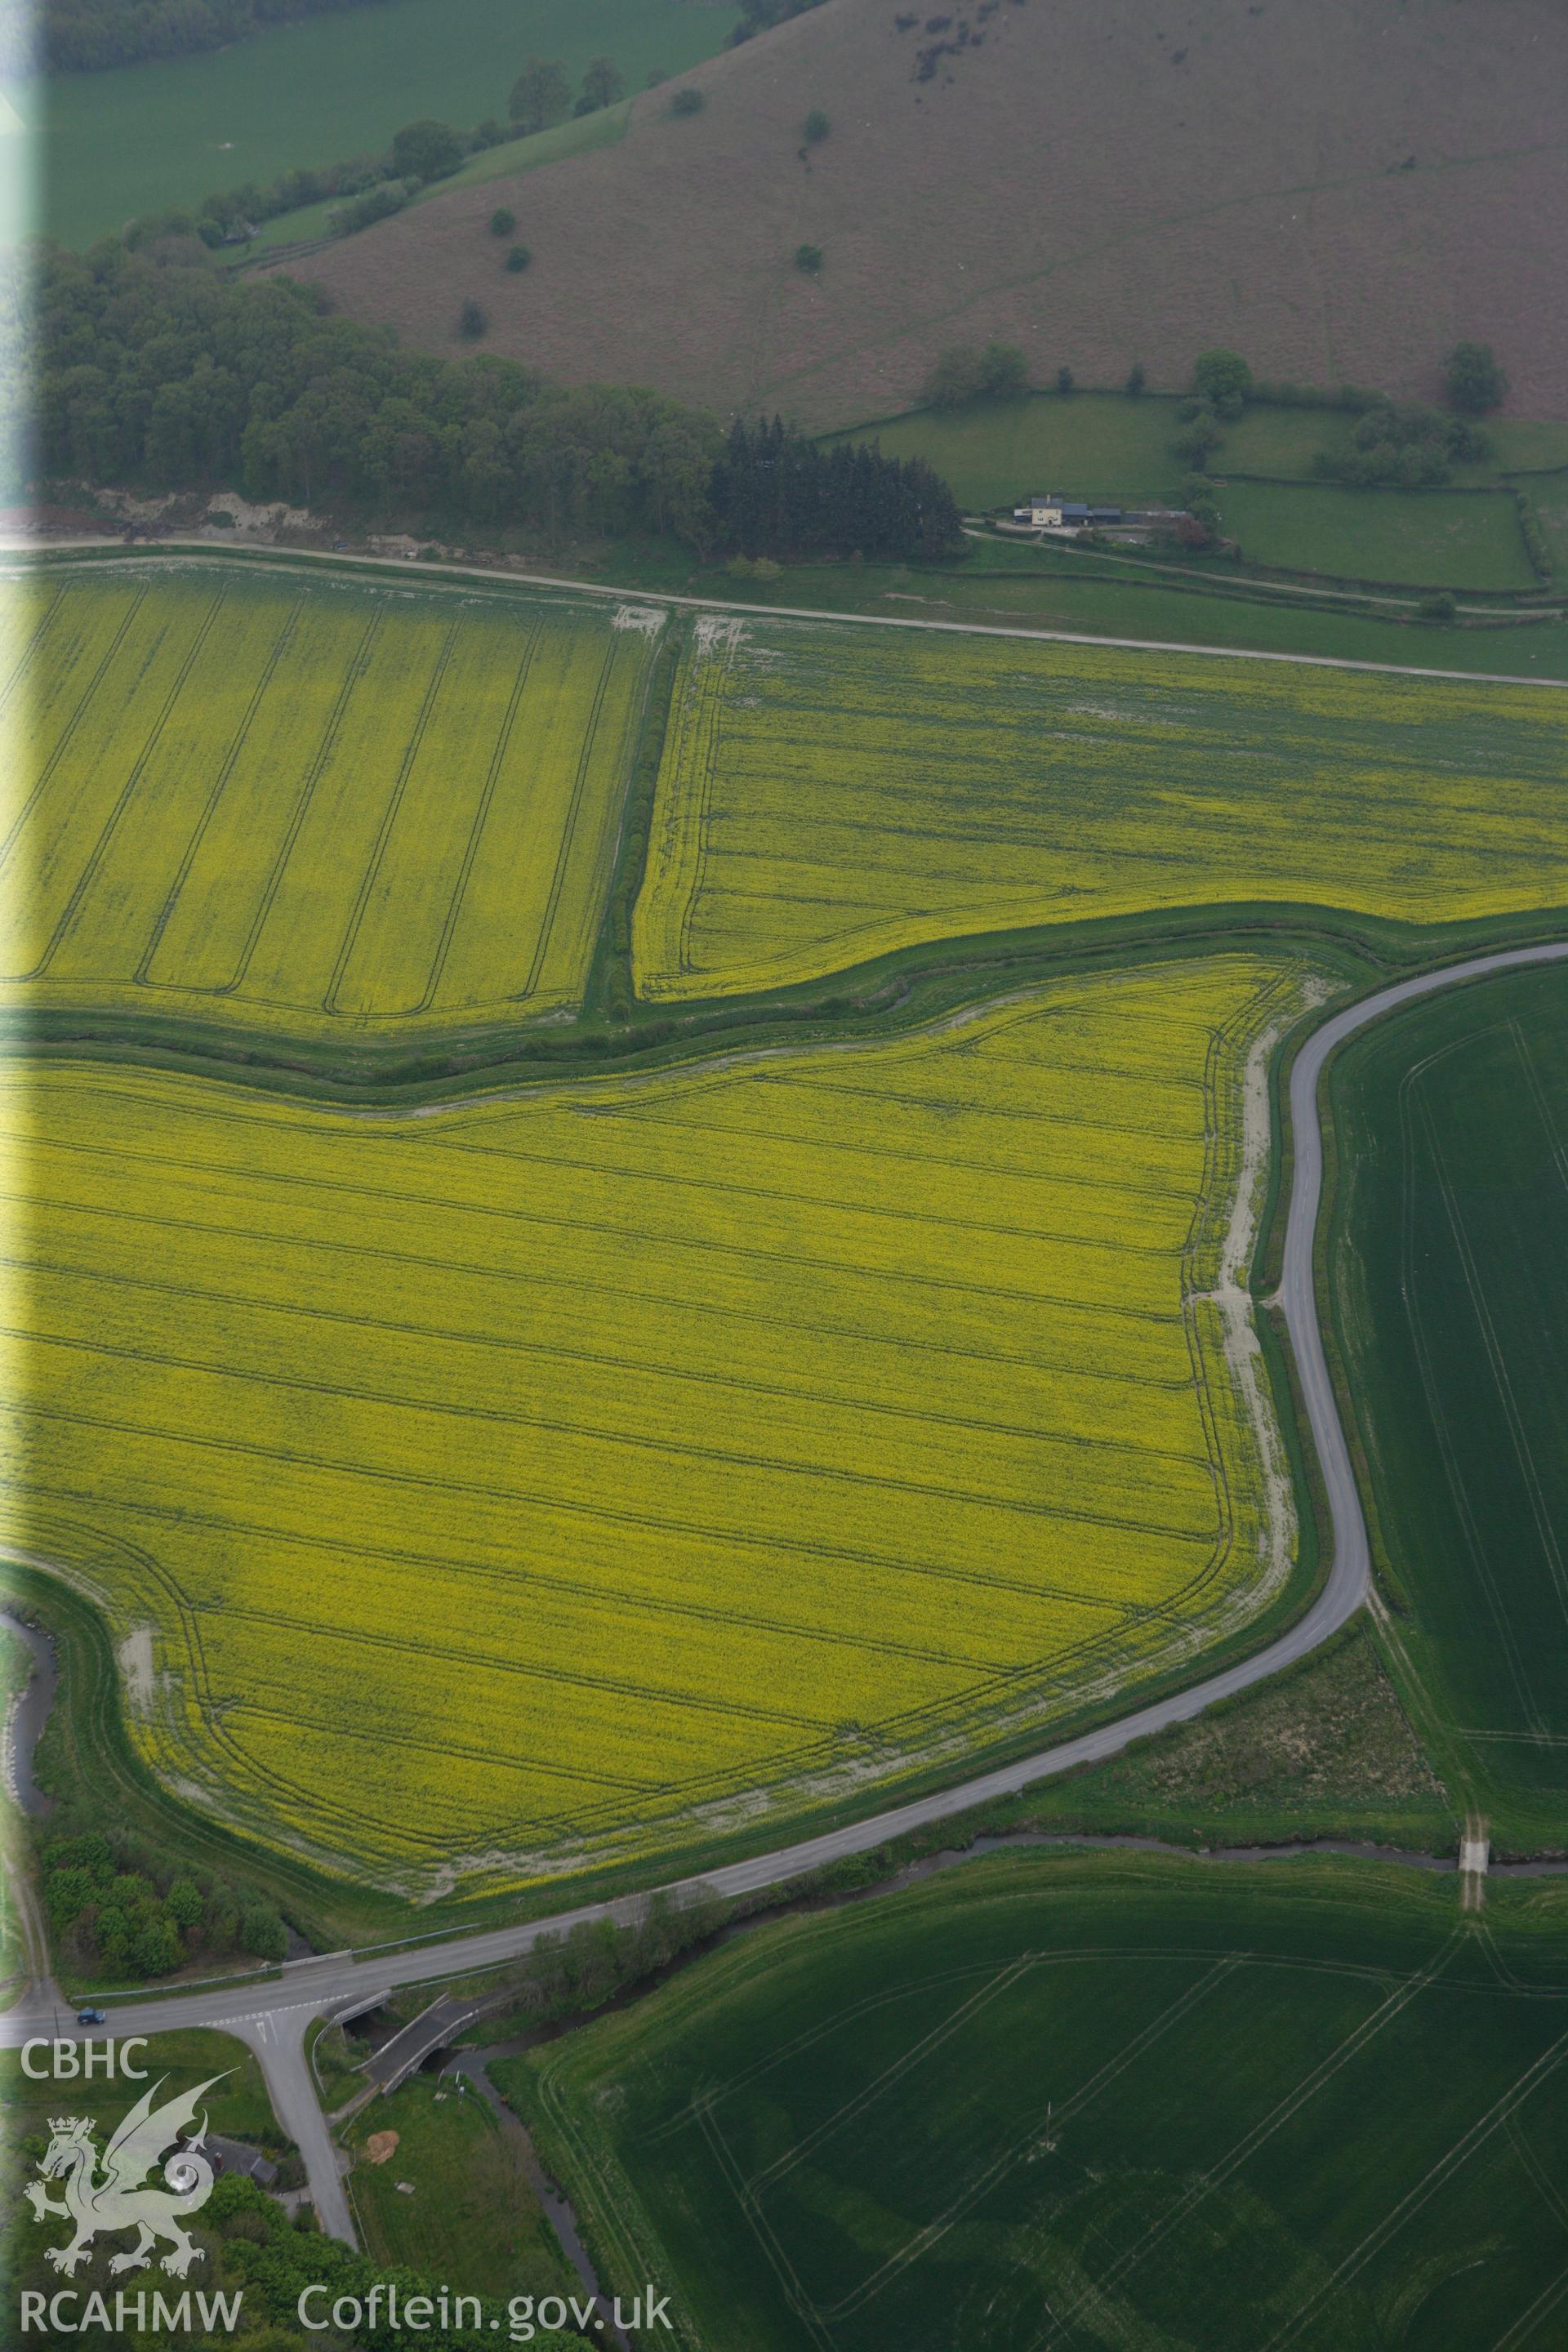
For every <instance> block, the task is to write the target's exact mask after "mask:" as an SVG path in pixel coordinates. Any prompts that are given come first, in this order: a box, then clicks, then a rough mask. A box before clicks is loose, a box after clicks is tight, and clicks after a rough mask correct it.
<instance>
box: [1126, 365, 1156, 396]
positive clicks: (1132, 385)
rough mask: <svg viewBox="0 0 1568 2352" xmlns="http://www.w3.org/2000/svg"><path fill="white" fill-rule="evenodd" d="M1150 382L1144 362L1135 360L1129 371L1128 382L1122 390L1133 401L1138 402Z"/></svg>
mask: <svg viewBox="0 0 1568 2352" xmlns="http://www.w3.org/2000/svg"><path fill="white" fill-rule="evenodd" d="M1148 381H1149V371H1148V369H1147V368H1146V367H1145V366H1144V364H1143V362H1142V360H1134V362H1132V365H1131V367H1130V368H1129V369H1128V371H1127V382H1126V383H1125V384H1124V385H1123V386H1122V389H1123V391H1124V392H1126V393H1127V394H1129V395H1130V396H1131V398H1132V399H1133V400H1136V399H1137V397H1138V395H1139V394H1140V393H1141V392H1142V389H1143V387H1144V385H1145V384H1146V383H1148Z"/></svg>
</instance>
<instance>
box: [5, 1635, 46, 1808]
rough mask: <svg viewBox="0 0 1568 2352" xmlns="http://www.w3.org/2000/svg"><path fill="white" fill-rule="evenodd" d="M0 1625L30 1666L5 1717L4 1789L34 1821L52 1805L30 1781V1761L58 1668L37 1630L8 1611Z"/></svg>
mask: <svg viewBox="0 0 1568 2352" xmlns="http://www.w3.org/2000/svg"><path fill="white" fill-rule="evenodd" d="M0 1625H4V1626H5V1628H6V1629H7V1631H8V1632H10V1633H15V1635H16V1638H17V1640H18V1641H19V1642H22V1643H25V1644H26V1650H27V1654H28V1656H29V1657H30V1658H31V1659H32V1662H33V1671H32V1673H31V1674H30V1675H28V1677H27V1680H26V1685H24V1687H23V1688H22V1689H21V1690H20V1691H19V1692H18V1693H17V1695H16V1698H15V1699H14V1700H13V1701H12V1703H11V1706H10V1707H9V1709H8V1711H7V1713H6V1717H5V1786H6V1788H7V1790H9V1791H10V1794H11V1795H12V1797H14V1798H15V1800H16V1803H17V1804H19V1805H20V1806H21V1808H22V1811H24V1812H25V1813H28V1814H30V1815H31V1816H32V1817H33V1818H34V1819H35V1820H37V1819H39V1818H41V1816H42V1815H43V1814H45V1813H47V1811H48V1810H49V1807H50V1806H51V1805H52V1804H53V1802H54V1799H53V1798H52V1797H47V1796H46V1795H45V1794H44V1792H43V1790H41V1789H40V1788H39V1786H38V1784H37V1781H36V1780H34V1778H33V1758H34V1755H35V1754H36V1753H37V1745H38V1741H39V1739H40V1738H41V1737H42V1736H43V1729H44V1726H45V1724H46V1723H47V1721H48V1719H49V1710H50V1708H51V1707H52V1706H54V1703H55V1692H56V1690H57V1688H58V1684H59V1678H60V1676H59V1667H58V1664H57V1662H56V1658H55V1645H54V1643H53V1642H52V1641H51V1640H50V1639H49V1637H48V1635H47V1633H44V1632H42V1631H41V1629H40V1628H39V1627H38V1626H37V1625H28V1624H26V1623H25V1622H24V1621H23V1620H22V1619H21V1618H20V1617H18V1616H17V1615H16V1612H15V1611H14V1610H11V1609H0Z"/></svg>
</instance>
